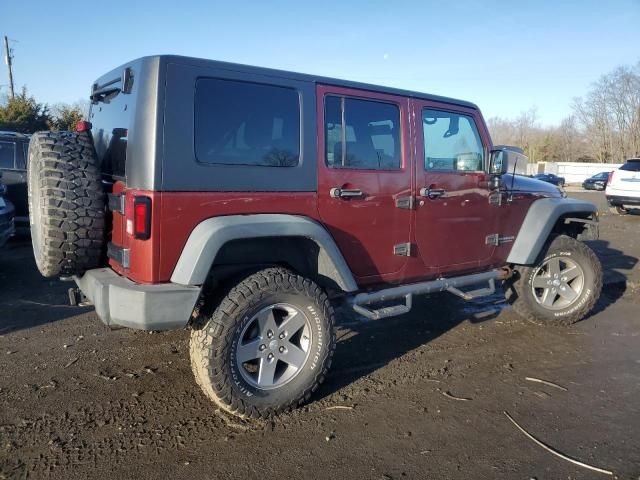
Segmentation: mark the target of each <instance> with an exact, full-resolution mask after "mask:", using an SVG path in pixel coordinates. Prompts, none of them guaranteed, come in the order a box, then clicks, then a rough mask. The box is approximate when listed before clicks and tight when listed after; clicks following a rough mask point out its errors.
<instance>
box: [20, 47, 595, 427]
mask: <svg viewBox="0 0 640 480" xmlns="http://www.w3.org/2000/svg"><path fill="white" fill-rule="evenodd" d="M91 102H92V106H91V113H90V115H89V119H88V121H86V122H80V123H79V125H78V131H77V132H73V133H71V132H67V133H53V132H42V133H38V134H35V135H34V136H33V138H32V139H31V143H30V147H29V168H28V178H29V202H30V213H31V231H32V239H33V247H34V252H35V257H36V262H37V265H38V268H39V269H40V271H41V272H42V274H43V275H45V276H48V277H51V276H63V277H73V279H74V280H75V282H76V283H77V285H78V287H79V290H78V289H72V295H71V296H72V301H78V302H91V303H92V304H93V305H95V308H96V311H97V313H98V315H99V316H100V318H101V319H102V320H103V321H104V322H105V323H106V324H108V325H123V326H127V327H131V328H138V329H149V330H162V329H176V328H185V327H186V328H190V329H191V364H192V367H193V372H194V374H195V377H196V380H197V382H198V383H199V384H200V386H201V387H202V389H203V390H204V392H205V393H206V394H207V395H208V396H209V397H210V398H211V399H212V400H213V401H215V402H216V403H217V404H218V405H220V406H221V407H222V408H224V409H225V410H227V411H229V412H231V413H233V414H236V415H241V416H253V417H255V416H269V415H272V414H274V413H277V412H280V411H283V410H286V409H289V408H291V407H295V406H296V405H299V404H300V403H301V402H303V401H306V400H307V399H308V398H309V396H310V395H311V394H312V392H313V391H314V390H316V388H317V387H318V385H319V384H320V382H322V380H323V378H324V377H325V375H326V373H327V369H328V368H329V365H330V363H331V356H332V353H333V349H334V344H335V336H334V332H333V325H334V313H333V312H334V311H333V307H332V299H334V298H341V299H343V301H346V302H348V303H349V304H350V305H351V306H352V307H353V309H355V310H356V311H357V312H358V313H359V314H361V315H362V316H363V317H365V318H366V319H372V320H373V319H380V318H384V317H389V316H392V315H399V314H402V313H406V312H408V311H409V310H410V309H411V304H412V297H413V295H418V294H425V293H430V292H439V291H448V292H450V293H453V294H455V295H458V296H460V297H462V298H465V299H472V298H475V297H478V296H482V295H488V294H491V293H493V292H494V291H495V286H496V282H498V281H502V282H504V283H505V291H506V292H507V296H508V298H509V301H510V302H511V303H512V304H513V307H514V309H515V310H516V311H517V312H518V313H520V314H522V315H523V316H524V317H526V318H527V319H529V320H532V321H536V322H539V323H546V324H563V325H566V324H571V323H573V322H576V321H578V320H580V319H581V318H583V317H584V316H585V315H586V314H587V313H588V312H589V311H590V309H591V308H592V307H593V305H594V303H595V302H596V300H597V298H598V296H599V295H600V291H601V287H602V271H601V266H600V263H599V262H598V259H597V258H596V256H595V255H594V253H593V252H592V251H591V250H590V249H589V248H588V247H587V246H586V245H584V244H583V243H581V242H580V241H579V240H581V239H584V238H597V221H598V219H597V215H596V208H595V206H594V205H593V204H591V203H587V202H581V201H577V200H572V199H568V198H565V196H564V195H563V193H562V191H561V190H560V189H558V188H557V187H555V186H553V185H549V184H547V183H544V182H541V181H537V180H533V179H530V178H527V177H525V176H521V175H518V173H519V172H521V169H522V168H523V167H524V164H526V161H527V159H526V157H524V156H523V155H522V152H521V151H518V150H517V149H515V148H510V147H499V148H493V147H492V144H491V139H490V137H489V132H488V131H487V127H486V125H485V122H484V121H483V119H482V116H481V114H480V111H479V110H478V108H477V107H476V106H475V105H473V104H471V103H468V102H464V101H460V100H454V99H451V98H443V97H438V96H433V95H427V94H423V93H417V92H409V91H403V90H395V89H391V88H384V87H377V86H372V85H364V84H359V83H352V82H346V81H342V80H336V79H331V78H322V77H316V76H310V75H301V74H297V73H291V72H283V71H276V70H269V69H265V68H256V67H249V66H244V65H235V64H230V63H223V62H216V61H210V60H200V59H195V58H184V57H176V56H154V57H145V58H141V59H138V60H134V61H132V62H130V63H128V64H126V65H123V66H122V67H119V68H117V69H115V70H113V71H112V72H110V73H108V74H106V75H104V76H103V77H102V78H100V79H99V80H98V81H97V82H96V83H95V84H94V85H93V88H92V92H91Z"/></svg>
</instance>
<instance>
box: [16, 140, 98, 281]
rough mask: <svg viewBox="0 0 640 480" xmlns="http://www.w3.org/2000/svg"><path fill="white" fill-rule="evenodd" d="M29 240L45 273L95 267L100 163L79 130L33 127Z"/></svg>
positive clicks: (57, 273) (74, 272) (30, 149)
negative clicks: (50, 129)
mask: <svg viewBox="0 0 640 480" xmlns="http://www.w3.org/2000/svg"><path fill="white" fill-rule="evenodd" d="M27 178H28V182H27V188H28V197H29V220H30V224H31V243H32V244H33V253H34V256H35V260H36V265H37V266H38V270H40V273H42V275H44V276H45V277H53V276H56V275H73V274H81V273H83V272H84V271H85V270H88V269H90V268H93V267H97V266H99V264H100V261H101V259H102V255H103V250H104V245H105V243H104V238H105V237H104V234H105V232H104V216H105V201H104V197H105V195H104V191H103V189H102V183H101V176H100V168H99V165H98V159H97V157H96V154H95V150H94V148H93V144H92V142H91V139H90V138H89V136H88V135H87V134H84V133H70V132H38V133H35V134H34V135H33V136H32V137H31V141H30V143H29V162H28V165H27Z"/></svg>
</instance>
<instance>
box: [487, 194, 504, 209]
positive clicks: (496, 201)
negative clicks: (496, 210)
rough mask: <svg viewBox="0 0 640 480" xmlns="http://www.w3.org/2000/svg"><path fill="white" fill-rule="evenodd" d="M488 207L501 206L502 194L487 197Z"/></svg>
mask: <svg viewBox="0 0 640 480" xmlns="http://www.w3.org/2000/svg"><path fill="white" fill-rule="evenodd" d="M489 205H494V206H496V207H499V206H500V205H502V192H493V193H491V194H490V195H489Z"/></svg>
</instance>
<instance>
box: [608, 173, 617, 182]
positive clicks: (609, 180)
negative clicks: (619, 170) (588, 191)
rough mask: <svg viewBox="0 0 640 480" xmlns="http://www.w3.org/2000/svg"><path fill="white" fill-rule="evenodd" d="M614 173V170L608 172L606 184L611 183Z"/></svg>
mask: <svg viewBox="0 0 640 480" xmlns="http://www.w3.org/2000/svg"><path fill="white" fill-rule="evenodd" d="M615 172H616V171H615V170H613V171H611V172H609V178H607V183H611V181H612V180H613V174H614V173H615Z"/></svg>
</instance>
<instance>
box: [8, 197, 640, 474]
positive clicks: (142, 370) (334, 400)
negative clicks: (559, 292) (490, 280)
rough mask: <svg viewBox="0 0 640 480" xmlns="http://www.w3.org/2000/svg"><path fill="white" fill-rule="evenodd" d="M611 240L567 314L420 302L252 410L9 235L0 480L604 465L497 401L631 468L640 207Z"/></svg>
mask: <svg viewBox="0 0 640 480" xmlns="http://www.w3.org/2000/svg"><path fill="white" fill-rule="evenodd" d="M572 195H573V194H572ZM577 195H582V196H586V197H587V198H590V199H593V200H595V201H600V202H601V194H599V193H585V194H577ZM601 236H602V238H601V240H599V241H597V242H594V243H593V247H594V248H595V249H596V251H597V252H598V255H599V256H600V258H601V259H602V260H603V262H604V264H605V267H606V271H607V273H606V279H607V282H608V283H607V285H606V287H605V295H604V296H603V297H602V299H601V301H600V303H599V305H598V307H597V312H596V313H595V314H594V315H593V316H591V317H590V318H588V319H587V320H585V321H583V322H581V323H579V324H577V325H575V326H574V327H572V328H569V329H553V328H552V329H548V328H547V329H545V328H541V327H537V326H534V325H531V324H529V323H525V322H523V321H521V320H520V319H519V318H518V317H516V316H515V314H513V312H511V311H510V309H508V308H505V306H504V305H503V304H502V303H500V302H499V298H498V297H495V298H490V299H485V300H484V301H483V302H476V303H473V304H464V303H462V302H461V301H458V300H456V299H454V298H453V297H449V296H446V297H442V296H439V297H432V298H426V299H424V300H422V301H421V302H420V303H419V305H418V306H417V308H415V309H414V310H413V312H412V313H411V314H409V315H406V316H404V317H401V318H397V319H390V320H383V321H381V322H379V323H370V324H366V325H362V324H358V325H350V326H342V327H341V328H340V329H339V332H338V338H339V345H338V349H337V352H336V359H335V362H334V368H333V370H332V373H331V375H330V377H329V378H328V380H327V382H326V383H325V384H324V386H323V387H322V389H321V391H320V392H319V394H317V395H316V396H315V398H314V401H313V402H312V403H311V404H309V405H308V406H306V407H304V408H302V409H300V410H298V411H295V412H293V413H291V414H289V415H285V416H282V417H280V418H277V419H276V420H274V421H270V422H251V423H249V422H242V421H238V420H236V419H233V418H231V417H227V416H226V415H224V414H222V413H220V412H218V411H216V410H215V408H214V407H213V406H212V405H211V404H210V403H209V402H208V401H207V400H206V399H205V397H204V395H203V394H201V393H200V391H199V390H198V388H197V387H196V385H195V383H194V382H193V380H192V376H191V371H190V368H189V364H188V358H187V353H188V348H187V340H188V334H187V332H184V331H180V332H167V333H153V334H149V333H144V332H136V331H131V330H126V329H121V330H115V331H112V330H109V329H107V328H106V327H104V326H103V325H102V324H101V323H100V322H99V320H98V319H97V318H96V317H95V315H94V313H93V312H92V310H91V309H89V308H76V307H69V306H67V305H66V300H67V299H66V289H67V288H68V286H69V285H68V284H65V283H61V282H58V281H49V280H45V279H43V278H41V277H40V276H39V275H38V273H37V271H36V269H35V266H34V263H33V261H32V258H31V253H30V246H29V244H28V243H27V242H26V241H24V240H23V241H16V242H13V243H12V244H10V246H9V247H8V248H7V249H5V250H4V251H2V252H1V253H0V478H64V479H75V478H77V479H87V478H101V479H104V478H149V479H151V478H193V479H205V478H207V479H213V478H225V479H227V478H294V477H295V478H303V479H311V478H338V479H342V478H367V479H368V478H371V479H390V478H392V479H401V478H437V479H445V478H446V479H458V478H459V479H469V478H474V479H475V478H509V479H511V478H521V479H529V478H538V479H543V478H546V479H551V478H552V479H558V478H572V479H578V478H580V479H582V478H607V477H606V475H602V474H599V473H595V472H590V471H588V470H585V469H583V468H580V467H577V466H575V465H572V464H570V463H568V462H565V461H563V460H560V459H558V458H556V457H554V456H552V455H551V454H549V453H548V452H547V451H545V450H543V449H542V448H540V447H539V446H537V445H536V444H534V443H533V442H532V441H531V440H529V439H528V438H526V437H525V436H524V435H523V434H522V433H521V432H520V431H518V430H517V429H516V428H515V427H514V425H513V424H512V423H510V421H509V420H508V419H507V418H506V416H505V415H504V413H503V412H504V411H507V412H509V414H511V415H512V416H513V418H515V419H516V421H518V422H519V423H520V424H521V425H522V426H523V427H524V428H525V429H527V430H528V431H529V432H531V434H533V435H534V436H536V437H537V438H539V439H541V440H542V441H544V442H545V443H547V444H548V445H550V446H552V447H554V448H555V449H557V450H559V451H561V452H563V453H565V454H567V455H569V456H572V457H575V458H577V459H579V460H581V461H583V462H587V463H589V464H592V465H595V466H598V467H601V468H605V469H607V470H612V471H613V472H615V475H616V476H617V477H618V478H634V479H635V478H638V476H639V475H640V439H639V435H638V432H639V431H640V402H638V398H640V314H639V313H640V294H639V293H638V291H637V290H636V287H637V285H639V284H640V275H639V274H638V268H639V267H638V266H637V262H638V258H639V257H640V216H639V215H631V216H627V217H619V216H611V215H603V217H602V232H601ZM623 252H624V253H623ZM626 280H628V283H627V282H626ZM345 318H348V317H345ZM525 377H536V378H540V379H545V380H548V381H551V382H554V383H556V384H558V385H559V386H561V387H564V388H566V391H565V390H562V389H559V388H556V387H553V386H548V385H544V384H540V383H534V382H531V381H527V380H526V379H525ZM452 397H456V398H457V399H456V398H452ZM461 399H466V400H461Z"/></svg>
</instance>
